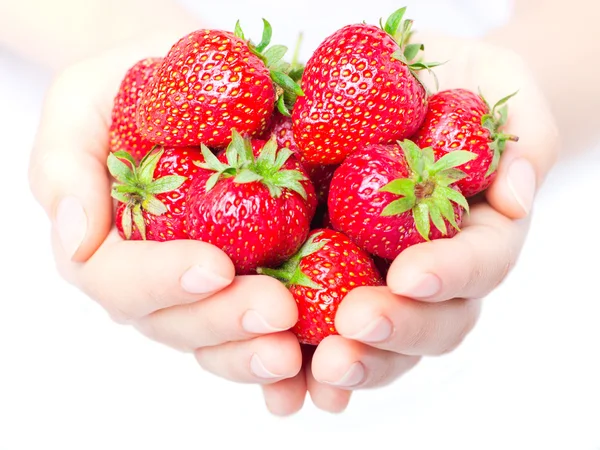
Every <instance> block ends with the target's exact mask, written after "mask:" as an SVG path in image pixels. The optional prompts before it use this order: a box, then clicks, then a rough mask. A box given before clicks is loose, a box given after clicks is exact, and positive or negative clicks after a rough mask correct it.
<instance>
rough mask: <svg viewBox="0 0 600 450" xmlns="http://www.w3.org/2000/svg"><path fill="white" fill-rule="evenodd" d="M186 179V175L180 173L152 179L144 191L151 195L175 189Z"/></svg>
mask: <svg viewBox="0 0 600 450" xmlns="http://www.w3.org/2000/svg"><path fill="white" fill-rule="evenodd" d="M186 180H187V177H183V176H181V175H168V176H166V177H162V178H158V179H157V180H154V181H153V182H152V184H151V185H150V186H148V188H147V189H146V192H147V193H148V194H153V195H156V194H164V193H166V192H171V191H174V190H175V189H179V188H180V187H181V185H182V184H183V183H185V181H186Z"/></svg>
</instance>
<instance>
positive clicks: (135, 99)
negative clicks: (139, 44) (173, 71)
mask: <svg viewBox="0 0 600 450" xmlns="http://www.w3.org/2000/svg"><path fill="white" fill-rule="evenodd" d="M161 63H162V58H147V59H144V60H141V61H138V62H137V63H135V64H134V65H133V66H132V67H131V68H130V69H129V70H128V71H127V72H126V74H125V77H124V78H123V80H122V81H121V86H120V87H119V91H118V92H117V95H116V96H115V99H114V104H113V109H112V114H111V124H110V129H109V139H110V140H109V146H110V151H111V152H113V153H114V152H117V151H119V150H122V151H126V152H127V153H129V154H130V155H131V156H133V158H134V159H135V160H136V161H140V160H141V159H142V158H143V157H144V156H146V154H147V153H148V152H149V151H150V150H152V148H153V147H154V144H153V143H151V142H149V141H147V140H145V139H144V138H143V137H142V136H140V133H139V132H138V129H137V124H136V114H137V109H138V103H139V101H140V98H141V96H142V92H143V90H144V88H145V87H146V85H147V84H148V82H149V81H150V80H151V79H152V77H153V76H154V74H155V73H156V71H157V70H158V67H159V66H160V65H161Z"/></svg>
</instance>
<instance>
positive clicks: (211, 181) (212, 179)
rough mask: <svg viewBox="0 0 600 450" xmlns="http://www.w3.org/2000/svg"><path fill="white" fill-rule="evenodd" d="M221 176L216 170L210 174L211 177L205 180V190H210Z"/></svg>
mask: <svg viewBox="0 0 600 450" xmlns="http://www.w3.org/2000/svg"><path fill="white" fill-rule="evenodd" d="M220 178H221V173H219V172H217V173H215V174H213V175H211V177H210V178H209V179H208V180H206V188H205V190H206V192H207V193H208V192H210V191H211V190H212V189H213V188H214V187H215V186H216V185H217V183H218V182H219V179H220Z"/></svg>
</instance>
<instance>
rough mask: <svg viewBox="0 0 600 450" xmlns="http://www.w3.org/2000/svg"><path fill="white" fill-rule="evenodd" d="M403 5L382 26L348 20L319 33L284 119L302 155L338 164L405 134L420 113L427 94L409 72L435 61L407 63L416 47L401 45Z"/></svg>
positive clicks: (405, 30)
mask: <svg viewBox="0 0 600 450" xmlns="http://www.w3.org/2000/svg"><path fill="white" fill-rule="evenodd" d="M405 10H406V8H402V9H400V10H399V11H397V12H395V13H394V14H393V15H392V16H391V17H390V18H389V19H388V21H387V23H386V25H385V27H384V28H383V29H381V28H378V27H375V26H372V25H366V24H358V25H348V26H346V27H344V28H342V29H340V30H338V31H337V32H335V33H334V34H333V35H331V36H330V37H329V38H327V39H326V40H325V41H324V42H323V43H322V44H321V45H320V46H319V47H318V48H317V50H316V51H315V53H314V54H313V56H312V57H311V58H310V59H309V60H308V62H307V64H306V68H305V71H304V75H303V78H302V89H303V91H304V93H305V95H304V96H302V97H299V98H298V100H297V102H296V105H295V107H294V111H293V114H292V118H293V121H294V136H295V137H296V142H297V144H298V146H299V147H300V149H301V150H302V153H303V156H304V159H305V160H307V161H309V162H311V163H320V164H340V163H341V162H342V161H343V160H344V158H346V156H348V155H349V154H350V153H352V152H353V151H355V150H357V149H358V148H362V147H364V146H366V145H370V144H382V143H391V142H395V141H397V140H402V139H404V138H407V137H410V136H411V135H412V134H414V132H415V131H417V129H418V128H419V127H420V126H421V124H422V123H423V120H424V119H425V114H426V111H427V93H426V89H425V87H424V86H423V85H422V84H421V82H420V81H419V80H418V79H417V77H416V75H415V72H416V71H417V70H421V69H424V68H426V69H429V68H431V67H434V66H436V65H438V64H437V63H430V64H426V63H422V62H417V63H411V61H412V60H414V58H415V57H416V56H417V54H418V52H419V51H420V50H421V49H423V46H422V45H420V44H408V43H407V42H408V38H409V37H410V28H411V24H412V21H409V20H407V21H403V16H404V13H405Z"/></svg>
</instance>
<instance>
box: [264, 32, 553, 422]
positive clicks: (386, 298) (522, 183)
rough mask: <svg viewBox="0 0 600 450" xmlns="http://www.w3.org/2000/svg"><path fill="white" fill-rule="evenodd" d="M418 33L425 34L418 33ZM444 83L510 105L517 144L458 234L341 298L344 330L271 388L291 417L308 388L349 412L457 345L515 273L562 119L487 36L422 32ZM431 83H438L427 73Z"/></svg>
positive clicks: (268, 392)
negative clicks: (358, 395)
mask: <svg viewBox="0 0 600 450" xmlns="http://www.w3.org/2000/svg"><path fill="white" fill-rule="evenodd" d="M417 37H419V36H417ZM419 40H420V41H421V42H425V53H426V57H427V60H428V61H429V60H432V61H448V62H447V64H445V65H443V66H441V67H438V68H436V69H435V72H436V74H437V76H438V78H439V83H440V86H439V89H442V90H443V89H450V88H465V89H471V90H473V91H475V92H477V91H478V90H479V89H481V91H482V92H483V93H484V95H485V96H486V99H487V100H488V101H489V102H490V103H491V104H494V103H495V102H496V101H497V100H499V99H501V98H503V97H505V96H507V95H509V94H511V93H513V92H515V91H517V90H518V94H517V96H516V97H514V98H513V99H512V100H511V101H510V103H509V108H510V109H509V122H508V124H507V126H506V132H507V133H510V134H513V135H516V136H518V137H519V142H518V143H512V142H511V143H509V144H508V146H507V149H506V151H505V153H504V155H503V157H502V160H501V164H500V167H499V169H498V176H497V178H496V180H495V182H494V184H493V185H492V186H491V187H490V188H489V189H488V191H487V192H486V195H485V196H482V198H481V199H479V200H478V201H477V202H476V204H474V205H473V207H472V209H471V213H470V216H469V217H468V218H467V219H466V220H465V222H464V223H463V228H462V232H461V233H460V234H458V235H457V236H456V237H454V238H452V239H445V240H438V241H432V242H428V243H424V244H420V245H417V246H414V247H411V248H409V249H408V250H406V251H405V252H403V253H402V254H401V255H400V256H399V257H398V258H397V259H396V260H395V261H394V262H393V264H392V267H391V268H390V271H389V274H388V277H387V286H386V287H382V288H359V289H356V290H354V291H352V292H350V293H349V294H348V296H347V297H346V298H345V299H344V300H343V302H342V303H341V305H340V307H339V310H338V313H337V316H336V321H335V325H336V328H337V331H338V332H339V334H340V335H339V336H331V337H329V338H327V339H325V340H324V341H323V342H322V343H321V344H320V345H319V346H318V347H317V348H316V349H312V350H310V351H307V352H306V355H305V362H304V370H303V371H302V372H300V373H299V374H298V375H297V376H296V377H295V378H293V379H287V380H283V381H281V382H279V383H275V384H272V385H269V386H264V387H263V390H264V395H265V398H266V403H267V406H268V407H269V409H270V410H271V411H272V412H273V413H275V414H281V415H287V414H291V413H294V412H296V411H297V410H299V409H300V408H301V406H302V403H303V401H304V396H305V394H306V391H308V392H309V393H310V395H311V398H312V400H313V402H314V403H315V405H317V407H319V408H321V409H323V410H326V411H330V412H340V411H342V410H344V409H345V408H346V407H347V405H348V402H349V400H350V395H351V393H352V391H354V390H356V389H367V388H375V387H381V386H384V385H387V384H389V383H392V382H393V381H395V380H396V379H397V378H398V377H400V376H401V375H402V374H404V373H405V372H406V371H408V370H410V369H411V368H412V367H414V366H415V365H416V364H417V363H418V362H419V360H420V358H422V357H423V356H437V355H442V354H446V353H448V352H450V351H452V350H453V349H455V348H456V347H457V346H458V345H459V344H460V343H461V342H462V341H463V339H464V338H465V337H466V336H467V335H468V333H469V332H470V331H471V330H472V329H473V327H474V326H475V324H476V322H477V319H478V317H479V313H480V309H481V305H482V298H484V297H485V296H486V295H487V294H489V293H490V292H491V291H492V290H494V289H495V288H496V287H497V286H498V285H499V284H500V283H501V282H502V281H503V280H504V279H505V278H506V276H507V275H508V274H509V272H510V271H511V269H512V268H513V266H514V265H515V263H516V261H517V258H518V257H519V254H520V251H521V248H522V246H523V243H524V241H525V239H526V236H527V233H528V230H529V224H530V217H531V213H532V211H533V206H534V199H535V196H536V192H537V190H538V189H539V187H540V186H541V185H542V183H543V181H544V179H545V177H546V175H547V173H548V172H549V170H550V169H551V168H552V166H553V164H554V163H555V161H556V157H557V153H558V136H557V131H556V126H555V124H554V120H553V117H552V115H551V113H550V111H549V107H548V105H547V104H546V101H545V99H544V96H543V95H542V93H541V92H540V90H539V88H538V86H537V85H536V82H535V80H534V79H533V77H532V75H531V74H530V72H529V70H528V68H527V66H526V64H525V63H524V61H523V60H521V58H520V57H518V56H517V55H516V54H514V53H512V52H509V51H507V50H504V49H501V48H498V47H493V46H490V45H487V44H485V43H484V42H480V41H477V42H474V41H467V40H460V39H454V38H448V37H446V36H437V37H436V36H421V37H420V39H419ZM423 78H424V80H425V82H426V83H427V85H428V86H430V87H432V86H433V85H434V84H433V80H432V79H431V77H429V76H427V75H425V76H424V77H423Z"/></svg>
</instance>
